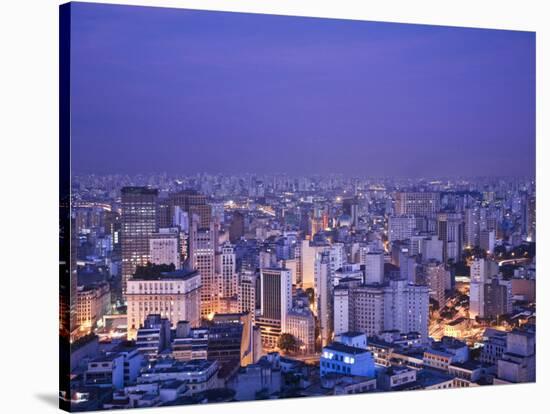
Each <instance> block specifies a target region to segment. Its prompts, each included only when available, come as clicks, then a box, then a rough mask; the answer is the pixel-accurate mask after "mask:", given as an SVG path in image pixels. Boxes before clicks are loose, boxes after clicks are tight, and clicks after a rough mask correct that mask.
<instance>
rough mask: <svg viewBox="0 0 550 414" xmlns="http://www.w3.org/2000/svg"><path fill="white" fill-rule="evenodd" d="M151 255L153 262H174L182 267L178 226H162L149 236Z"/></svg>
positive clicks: (177, 266) (176, 265) (177, 267)
mask: <svg viewBox="0 0 550 414" xmlns="http://www.w3.org/2000/svg"><path fill="white" fill-rule="evenodd" d="M149 255H150V258H151V263H153V264H158V265H160V264H167V265H169V264H173V265H174V266H175V267H176V269H179V268H181V248H180V237H179V231H178V229H177V228H161V229H159V231H158V233H153V234H151V236H150V238H149Z"/></svg>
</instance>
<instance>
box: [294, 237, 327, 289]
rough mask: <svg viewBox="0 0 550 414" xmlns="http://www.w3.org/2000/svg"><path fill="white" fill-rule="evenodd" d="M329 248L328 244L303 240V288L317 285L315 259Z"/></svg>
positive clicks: (301, 261) (301, 250)
mask: <svg viewBox="0 0 550 414" xmlns="http://www.w3.org/2000/svg"><path fill="white" fill-rule="evenodd" d="M328 248H329V245H328V244H324V243H317V242H313V241H309V240H302V243H301V249H300V269H301V273H302V288H303V289H304V290H305V289H309V288H313V287H314V284H315V259H316V258H317V254H318V253H321V252H323V251H325V250H327V249H328Z"/></svg>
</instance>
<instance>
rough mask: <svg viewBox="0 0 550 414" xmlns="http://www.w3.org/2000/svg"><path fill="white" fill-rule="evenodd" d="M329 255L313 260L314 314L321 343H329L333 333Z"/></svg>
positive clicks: (319, 256)
mask: <svg viewBox="0 0 550 414" xmlns="http://www.w3.org/2000/svg"><path fill="white" fill-rule="evenodd" d="M331 274H332V272H331V267H330V253H329V252H328V251H326V252H322V253H319V254H317V257H316V258H315V313H316V315H317V319H318V321H319V328H320V333H321V343H322V345H323V346H325V345H327V344H329V343H330V341H331V339H332V331H333V316H332V306H333V301H332V277H331Z"/></svg>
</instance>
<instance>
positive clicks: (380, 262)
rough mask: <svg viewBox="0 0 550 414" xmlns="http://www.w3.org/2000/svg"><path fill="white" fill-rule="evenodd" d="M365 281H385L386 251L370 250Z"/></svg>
mask: <svg viewBox="0 0 550 414" xmlns="http://www.w3.org/2000/svg"><path fill="white" fill-rule="evenodd" d="M365 283H366V284H368V285H370V284H382V283H384V253H383V252H375V251H370V252H368V253H367V255H366V258H365Z"/></svg>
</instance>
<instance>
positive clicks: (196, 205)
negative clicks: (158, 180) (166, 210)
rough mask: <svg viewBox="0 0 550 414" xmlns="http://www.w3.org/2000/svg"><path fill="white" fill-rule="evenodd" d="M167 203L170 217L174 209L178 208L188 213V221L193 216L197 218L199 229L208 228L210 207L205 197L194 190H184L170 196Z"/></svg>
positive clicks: (210, 219)
mask: <svg viewBox="0 0 550 414" xmlns="http://www.w3.org/2000/svg"><path fill="white" fill-rule="evenodd" d="M168 202H169V205H170V215H171V217H173V216H174V211H175V207H176V206H179V207H180V208H181V209H182V210H183V211H185V212H187V213H188V215H189V220H191V217H192V216H193V214H196V215H197V216H199V218H200V223H199V227H208V226H209V225H210V222H211V221H212V207H211V206H210V205H209V204H208V203H207V200H206V196H205V195H203V194H200V193H198V192H196V191H194V190H184V191H180V192H178V193H174V194H170V197H169V201H168Z"/></svg>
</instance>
